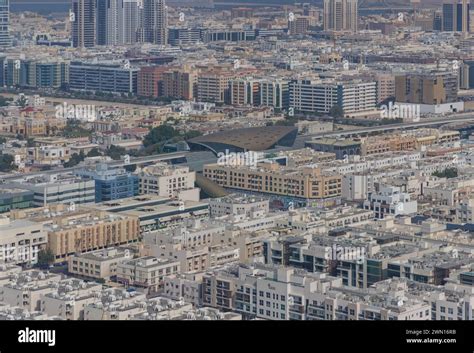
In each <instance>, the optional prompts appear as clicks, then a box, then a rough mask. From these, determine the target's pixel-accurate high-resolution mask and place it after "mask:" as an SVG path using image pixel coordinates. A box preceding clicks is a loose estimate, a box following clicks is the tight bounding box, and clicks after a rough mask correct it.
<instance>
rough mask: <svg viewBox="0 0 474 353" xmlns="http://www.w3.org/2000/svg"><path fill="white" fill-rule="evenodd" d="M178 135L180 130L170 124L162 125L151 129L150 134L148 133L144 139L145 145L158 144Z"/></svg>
mask: <svg viewBox="0 0 474 353" xmlns="http://www.w3.org/2000/svg"><path fill="white" fill-rule="evenodd" d="M176 136H179V132H178V131H176V130H175V129H174V128H173V127H171V126H168V125H160V126H158V127H155V128H153V129H151V130H150V132H149V133H148V135H146V136H145V138H144V139H143V145H144V146H145V147H148V146H151V145H156V144H157V143H162V142H164V141H167V140H170V139H172V138H174V137H176Z"/></svg>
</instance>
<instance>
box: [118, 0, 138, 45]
mask: <svg viewBox="0 0 474 353" xmlns="http://www.w3.org/2000/svg"><path fill="white" fill-rule="evenodd" d="M142 17H143V6H142V2H141V1H140V0H123V25H122V28H123V30H122V32H121V33H122V39H121V41H122V43H123V44H134V43H137V42H142V41H143V36H142V35H141V31H140V28H141V26H142V23H141V22H142Z"/></svg>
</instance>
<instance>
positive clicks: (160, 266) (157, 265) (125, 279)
mask: <svg viewBox="0 0 474 353" xmlns="http://www.w3.org/2000/svg"><path fill="white" fill-rule="evenodd" d="M179 272H180V262H179V261H178V260H164V259H158V258H156V257H152V256H145V257H140V258H138V259H133V260H129V261H125V262H122V263H120V264H119V265H118V266H117V282H119V283H122V284H124V285H125V286H133V287H139V288H142V289H143V290H144V291H145V292H147V293H153V292H157V291H158V290H159V289H160V288H162V287H163V279H164V278H165V276H169V275H173V274H177V273H179Z"/></svg>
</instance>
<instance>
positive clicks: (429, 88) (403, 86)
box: [395, 71, 459, 105]
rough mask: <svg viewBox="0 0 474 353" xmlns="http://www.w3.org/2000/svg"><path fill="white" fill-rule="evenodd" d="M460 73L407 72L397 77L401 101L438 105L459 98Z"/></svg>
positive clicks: (397, 97) (396, 82)
mask: <svg viewBox="0 0 474 353" xmlns="http://www.w3.org/2000/svg"><path fill="white" fill-rule="evenodd" d="M458 80H459V78H458V75H457V74H455V73H452V72H443V71H441V72H431V73H407V74H405V75H401V76H396V77H395V98H396V101H397V102H400V103H415V104H429V105H433V104H434V105H437V104H444V103H453V102H457V100H458V94H457V91H458Z"/></svg>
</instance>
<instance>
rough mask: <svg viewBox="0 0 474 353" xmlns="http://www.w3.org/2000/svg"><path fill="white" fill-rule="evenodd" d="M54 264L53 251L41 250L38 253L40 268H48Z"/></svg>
mask: <svg viewBox="0 0 474 353" xmlns="http://www.w3.org/2000/svg"><path fill="white" fill-rule="evenodd" d="M53 263H54V254H53V252H52V251H51V249H49V248H47V249H41V250H40V251H39V252H38V262H37V264H36V265H37V266H38V267H39V268H47V267H49V266H50V265H52V264H53Z"/></svg>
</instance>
